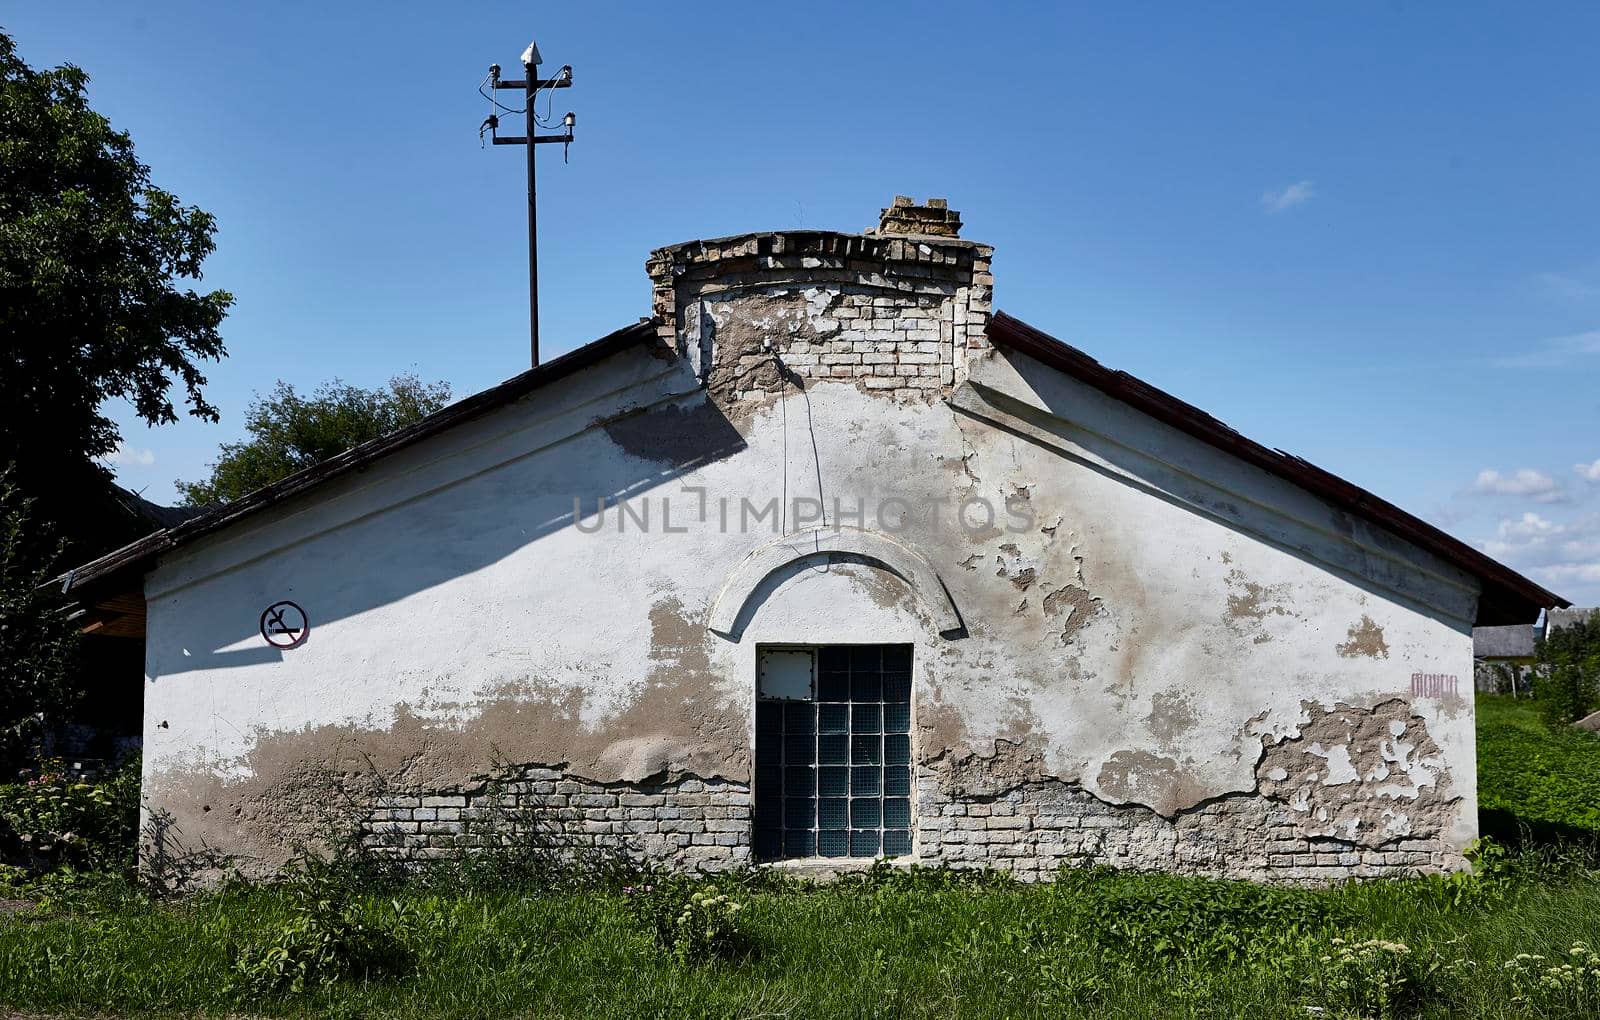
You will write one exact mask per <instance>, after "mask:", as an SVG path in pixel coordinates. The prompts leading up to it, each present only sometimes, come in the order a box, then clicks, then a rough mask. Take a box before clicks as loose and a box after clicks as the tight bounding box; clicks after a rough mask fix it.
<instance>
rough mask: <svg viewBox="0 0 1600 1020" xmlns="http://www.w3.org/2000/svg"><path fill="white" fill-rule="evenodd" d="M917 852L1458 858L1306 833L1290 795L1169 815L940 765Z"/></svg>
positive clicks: (1372, 863)
mask: <svg viewBox="0 0 1600 1020" xmlns="http://www.w3.org/2000/svg"><path fill="white" fill-rule="evenodd" d="M917 822H918V828H917V855H918V860H919V862H920V863H922V864H926V865H940V864H947V865H950V866H952V867H989V868H998V869H1001V870H1003V871H1008V872H1010V873H1011V874H1013V875H1015V876H1016V877H1018V878H1020V879H1023V880H1024V881H1039V880H1048V879H1049V878H1050V877H1051V876H1052V875H1053V874H1054V872H1055V871H1056V869H1057V868H1059V867H1061V866H1062V865H1089V864H1104V865H1109V866H1111V867H1115V868H1128V869H1135V870H1161V871H1169V872H1175V873H1178V874H1187V875H1205V876H1209V877H1214V878H1245V879H1252V880H1255V881H1264V882H1276V883H1288V884H1322V883H1328V882H1335V881H1339V880H1342V879H1347V878H1377V877H1380V876H1383V875H1390V874H1395V873H1399V872H1410V871H1440V870H1448V869H1452V868H1454V867H1457V866H1458V865H1459V862H1460V853H1459V852H1457V851H1456V850H1454V849H1452V848H1451V847H1450V846H1448V845H1447V844H1446V843H1444V842H1443V841H1441V840H1439V839H1437V838H1422V837H1417V838H1406V839H1399V840H1395V841H1392V842H1390V843H1387V844H1385V845H1384V846H1381V847H1362V846H1355V845H1353V844H1351V843H1349V842H1346V841H1344V840H1340V839H1334V838H1328V837H1315V836H1307V835H1305V834H1304V833H1302V832H1301V830H1300V826H1299V820H1298V818H1297V817H1296V815H1295V813H1294V812H1293V811H1292V810H1291V809H1290V807H1289V806H1288V805H1287V804H1284V803H1282V802H1281V801H1276V800H1272V799H1269V798H1266V797H1262V796H1258V795H1256V794H1230V795H1227V796H1223V797H1218V798H1214V799H1212V800H1208V801H1206V802H1205V803H1203V804H1201V805H1199V806H1198V807H1196V808H1194V809H1192V810H1189V811H1184V812H1182V813H1180V814H1178V815H1177V816H1175V817H1173V818H1170V819H1169V818H1164V817H1162V816H1161V815H1159V814H1157V813H1156V812H1154V811H1152V810H1150V809H1149V808H1146V807H1140V806H1137V805H1128V806H1115V805H1111V804H1107V803H1106V802H1105V801H1103V800H1101V799H1099V798H1098V797H1096V796H1094V795H1093V794H1091V793H1089V792H1088V791H1087V790H1085V789H1084V788H1083V787H1081V786H1079V785H1077V784H1076V783H1068V782H1063V781H1061V780H1054V779H1046V780H1038V781H1034V782H1028V783H1024V784H1022V785H1020V786H1016V787H1013V788H1011V789H1009V790H1006V791H1005V792H1003V793H999V794H995V795H989V796H978V795H974V796H969V797H963V798H955V799H952V798H950V797H949V796H947V795H946V794H945V792H944V790H943V789H942V787H941V785H940V782H939V777H938V776H937V774H935V773H932V772H928V773H925V774H924V775H923V776H922V777H921V778H919V781H918V784H917Z"/></svg>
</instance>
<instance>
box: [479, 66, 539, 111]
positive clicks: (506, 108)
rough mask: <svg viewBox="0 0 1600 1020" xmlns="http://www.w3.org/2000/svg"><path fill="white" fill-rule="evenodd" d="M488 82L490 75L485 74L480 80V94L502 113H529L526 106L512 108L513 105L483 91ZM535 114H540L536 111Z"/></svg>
mask: <svg viewBox="0 0 1600 1020" xmlns="http://www.w3.org/2000/svg"><path fill="white" fill-rule="evenodd" d="M488 83H489V75H487V74H486V75H484V76H483V81H480V82H479V83H478V95H480V96H482V97H483V98H485V99H487V100H488V101H489V102H490V103H492V104H494V106H495V107H497V108H498V109H499V110H500V111H501V112H502V113H527V112H528V108H527V107H526V106H524V107H523V108H522V109H520V110H516V109H512V108H511V107H509V106H507V105H506V104H504V103H502V102H501V101H500V100H498V99H496V98H495V97H494V96H491V95H490V94H489V93H487V92H485V91H483V87H484V86H485V85H487V84H488ZM535 116H538V114H537V113H535Z"/></svg>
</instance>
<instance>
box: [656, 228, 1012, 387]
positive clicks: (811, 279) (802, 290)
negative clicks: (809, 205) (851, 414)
mask: <svg viewBox="0 0 1600 1020" xmlns="http://www.w3.org/2000/svg"><path fill="white" fill-rule="evenodd" d="M960 224H961V221H960V216H959V215H958V214H957V213H955V212H954V211H953V210H950V209H948V207H947V206H946V204H945V203H944V202H943V201H942V200H939V199H934V200H931V201H930V202H929V203H928V204H927V205H926V206H917V205H914V204H912V203H910V200H909V199H902V198H897V199H896V201H895V204H894V205H893V206H891V207H890V208H889V209H885V210H884V218H883V222H882V223H881V225H880V228H879V230H878V231H877V232H876V233H869V234H839V233H832V232H823V231H786V232H783V233H771V234H751V235H745V236H741V237H732V238H721V239H717V240H710V241H690V242H686V243H683V244H677V245H672V246H671V247H667V248H660V249H657V250H656V251H654V252H652V253H651V255H650V259H649V260H648V262H647V263H646V270H647V271H648V272H649V274H650V279H651V282H652V285H653V288H654V298H653V306H654V312H655V316H656V321H657V322H658V323H659V325H658V331H659V333H660V334H661V337H662V340H663V341H664V342H665V343H667V344H668V345H670V346H671V348H672V349H673V350H676V351H678V352H679V353H680V354H682V355H683V356H685V357H687V358H688V359H689V360H690V361H691V363H693V364H694V365H695V366H696V368H697V371H698V373H699V374H700V376H701V378H702V379H703V380H704V381H705V383H706V386H707V388H708V389H709V391H710V392H711V395H712V397H713V399H714V400H716V402H717V403H718V405H719V406H721V407H723V408H724V409H726V410H728V412H729V413H730V416H733V417H736V418H737V417H742V416H743V413H744V412H742V409H741V408H740V405H741V404H748V403H751V402H754V403H753V406H760V404H761V402H764V401H765V400H767V399H770V398H771V397H772V396H774V395H776V394H777V393H779V392H781V391H782V390H783V389H785V388H786V387H795V388H804V387H805V386H806V385H807V384H808V383H809V382H811V381H814V380H819V379H830V380H844V381H849V382H853V383H854V384H856V385H857V386H860V387H861V388H863V389H866V390H869V391H871V392H876V393H883V394H885V395H888V396H892V397H894V398H897V399H901V400H909V399H919V400H922V399H928V398H931V397H936V396H939V395H943V394H948V393H949V392H950V389H951V387H952V386H954V385H955V384H956V383H959V382H960V381H961V379H962V378H964V376H965V367H966V363H967V357H968V352H969V351H971V350H978V349H982V348H986V347H987V345H988V341H987V339H986V338H985V336H984V330H985V328H986V327H987V325H988V322H989V316H990V310H991V303H992V301H993V292H994V277H993V275H992V274H991V272H990V259H991V257H992V255H993V249H992V248H990V247H988V246H987V245H982V244H975V243H973V242H971V241H964V240H961V239H960V238H958V237H956V236H955V234H956V232H957V231H958V230H959V228H960ZM918 229H925V230H927V231H928V232H927V233H917V232H915V231H916V230H918Z"/></svg>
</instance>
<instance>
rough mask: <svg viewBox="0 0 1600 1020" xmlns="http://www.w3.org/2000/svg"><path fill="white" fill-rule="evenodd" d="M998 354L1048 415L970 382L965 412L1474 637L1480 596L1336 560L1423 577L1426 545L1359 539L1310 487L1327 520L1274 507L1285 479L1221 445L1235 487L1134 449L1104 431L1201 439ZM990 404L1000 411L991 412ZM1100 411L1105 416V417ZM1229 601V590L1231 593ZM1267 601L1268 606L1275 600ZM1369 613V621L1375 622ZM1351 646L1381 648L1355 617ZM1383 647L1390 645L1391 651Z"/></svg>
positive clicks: (1175, 441) (1377, 534) (1373, 532)
mask: <svg viewBox="0 0 1600 1020" xmlns="http://www.w3.org/2000/svg"><path fill="white" fill-rule="evenodd" d="M996 354H997V356H999V357H1003V358H1005V360H1006V361H1007V362H1008V363H1009V364H1010V366H1011V367H1012V368H1013V369H1014V370H1015V371H1016V373H1017V374H1018V375H1019V376H1020V377H1021V378H1022V380H1023V381H1024V382H1025V383H1026V385H1027V386H1028V388H1029V389H1030V390H1032V392H1033V393H1034V394H1036V395H1037V396H1038V397H1039V399H1040V401H1041V402H1042V403H1043V405H1044V407H1045V409H1046V410H1047V411H1048V414H1045V413H1041V412H1040V411H1039V409H1038V408H1036V407H1033V406H1032V405H1030V404H1027V403H1024V402H1022V401H1019V400H1016V399H1014V398H1012V397H1009V396H1007V395H1005V394H1002V393H998V392H996V391H994V390H990V389H988V388H974V387H972V386H971V384H967V385H966V386H964V387H963V389H964V390H966V391H967V392H965V393H962V394H958V395H957V397H956V398H955V400H954V401H953V402H954V404H955V406H956V408H957V410H958V411H961V412H964V413H967V414H970V415H972V416H974V417H976V418H978V419H980V420H983V421H984V422H985V423H987V424H989V425H992V426H994V427H996V428H999V429H1002V430H1003V431H1005V432H1008V433H1010V434H1011V435H1014V436H1016V437H1017V438H1019V439H1023V440H1025V441H1027V442H1029V443H1032V444H1034V445H1036V446H1040V447H1043V448H1045V449H1048V450H1050V451H1052V452H1053V453H1056V454H1058V455H1060V456H1063V457H1066V458H1068V459H1070V460H1071V461H1073V462H1074V463H1076V464H1080V465H1082V466H1084V467H1087V468H1089V469H1090V470H1093V471H1094V472H1096V473H1097V474H1100V475H1102V476H1104V477H1106V478H1110V479H1112V480H1114V481H1117V482H1119V483H1121V484H1123V485H1128V486H1132V487H1134V488H1136V489H1138V490H1139V491H1140V492H1142V493H1144V494H1145V495H1148V496H1152V497H1155V498H1157V499H1160V500H1162V501H1163V502H1166V503H1168V504H1170V505H1172V506H1175V507H1179V508H1181V509H1183V510H1185V511H1187V512H1189V513H1192V514H1196V515H1199V516H1202V517H1204V518H1205V519H1207V520H1210V521H1214V522H1216V523H1217V524H1220V525H1222V526H1223V527H1225V528H1227V529H1229V530H1230V531H1233V532H1235V533H1237V534H1240V535H1244V536H1246V537H1248V538H1249V539H1250V540H1251V541H1254V542H1260V543H1262V544H1265V545H1268V546H1270V547H1272V548H1274V549H1277V550H1279V551H1281V552H1284V553H1287V554H1288V555H1290V556H1293V557H1294V558H1295V559H1298V560H1300V561H1301V562H1303V563H1306V564H1308V565H1310V566H1313V567H1315V568H1316V569H1318V570H1322V571H1326V572H1328V573H1331V574H1333V575H1335V576H1337V577H1339V578H1341V579H1342V580H1345V581H1347V582H1349V583H1350V584H1352V585H1355V586H1356V587H1358V588H1360V589H1362V590H1363V591H1365V592H1367V593H1368V594H1371V595H1373V596H1375V597H1377V598H1379V599H1381V600H1383V601H1385V602H1390V603H1394V604H1397V605H1401V606H1404V607H1406V608H1407V609H1410V610H1412V611H1413V612H1416V613H1418V614H1421V615H1423V616H1426V617H1428V618H1429V619H1431V620H1434V621H1435V622H1437V623H1441V624H1443V625H1445V626H1447V627H1449V628H1451V629H1452V630H1454V631H1456V632H1457V633H1460V634H1464V635H1467V636H1469V637H1470V636H1471V634H1472V614H1473V610H1472V602H1473V600H1475V595H1469V594H1466V593H1463V592H1461V591H1457V592H1455V593H1453V594H1452V595H1451V596H1450V597H1452V598H1455V599H1466V600H1467V601H1466V602H1464V603H1463V613H1464V615H1463V616H1453V615H1451V614H1449V613H1446V612H1444V611H1442V610H1440V609H1439V608H1437V606H1436V605H1433V604H1430V603H1427V602H1424V601H1421V600H1420V598H1418V597H1411V596H1408V595H1405V594H1402V593H1400V592H1398V591H1397V590H1396V589H1395V587H1393V586H1391V585H1389V584H1384V583H1383V582H1382V581H1380V580H1378V579H1376V578H1374V577H1373V576H1371V575H1370V574H1368V573H1361V572H1359V571H1358V570H1355V569H1351V568H1350V567H1348V566H1345V565H1341V564H1340V563H1338V562H1335V559H1336V558H1337V557H1338V556H1339V553H1340V551H1341V547H1343V551H1344V552H1345V554H1346V556H1347V557H1348V556H1351V555H1354V556H1355V557H1356V558H1357V559H1358V560H1359V561H1360V562H1361V563H1362V564H1363V565H1365V566H1369V567H1372V566H1377V565H1380V564H1382V563H1384V562H1385V561H1386V560H1385V557H1392V558H1393V559H1394V560H1397V561H1399V562H1401V563H1403V564H1406V566H1404V567H1400V568H1398V569H1399V570H1401V571H1402V572H1411V573H1413V574H1416V576H1421V575H1420V574H1417V573H1416V572H1417V571H1419V569H1420V568H1418V567H1416V566H1413V565H1412V564H1415V563H1416V561H1417V558H1418V557H1420V556H1424V555H1426V554H1424V553H1421V552H1420V551H1419V550H1415V549H1413V548H1412V547H1411V546H1410V545H1409V544H1408V543H1405V542H1404V541H1402V540H1401V539H1399V538H1396V537H1393V536H1391V535H1389V534H1388V533H1387V532H1383V531H1381V530H1380V529H1378V528H1376V527H1375V526H1374V527H1370V528H1366V532H1367V534H1366V535H1365V536H1364V537H1365V538H1366V539H1367V541H1366V542H1364V543H1363V544H1361V545H1357V544H1356V542H1355V535H1356V531H1357V528H1358V527H1361V526H1362V525H1361V523H1360V522H1357V521H1355V520H1353V519H1352V518H1351V517H1350V515H1348V514H1346V513H1344V512H1343V511H1340V510H1337V509H1335V508H1333V507H1331V506H1328V505H1326V504H1324V503H1322V502H1321V501H1320V500H1316V498H1315V497H1312V496H1310V495H1309V494H1307V495H1306V496H1305V498H1306V499H1307V500H1308V501H1315V502H1316V504H1317V506H1318V507H1319V508H1321V509H1322V510H1323V511H1325V512H1326V513H1327V515H1328V518H1327V520H1326V521H1325V522H1320V523H1313V522H1307V521H1305V520H1302V519H1300V518H1298V517H1296V516H1294V515H1291V514H1288V513H1279V512H1276V511H1274V510H1271V509H1269V507H1270V506H1272V505H1273V504H1274V503H1275V502H1277V501H1278V500H1279V499H1281V497H1280V496H1278V495H1277V494H1276V492H1275V490H1276V489H1277V488H1278V485H1277V484H1275V483H1279V480H1278V479H1276V478H1274V477H1272V476H1270V475H1269V474H1268V473H1267V472H1265V471H1262V470H1261V469H1259V468H1256V467H1254V466H1252V465H1249V464H1246V463H1244V462H1242V461H1232V458H1231V457H1230V456H1229V455H1228V454H1225V453H1223V452H1222V451H1214V453H1215V455H1216V456H1217V457H1218V458H1221V459H1226V460H1228V461H1229V462H1230V464H1231V467H1232V469H1233V470H1235V471H1236V472H1237V475H1236V476H1235V478H1233V479H1231V480H1230V481H1231V482H1232V486H1231V488H1232V490H1233V491H1229V490H1225V489H1222V488H1220V487H1218V486H1216V485H1213V484H1210V483H1208V482H1206V481H1202V480H1201V479H1202V478H1204V477H1206V474H1207V472H1208V471H1211V470H1212V469H1210V468H1207V467H1206V466H1204V465H1203V464H1197V465H1195V473H1194V474H1193V475H1191V474H1188V473H1186V472H1185V471H1184V470H1180V469H1179V468H1177V467H1174V466H1173V465H1172V464H1169V463H1164V462H1163V461H1161V460H1158V459H1156V458H1155V457H1152V456H1150V455H1148V454H1146V453H1143V452H1140V451H1139V450H1138V449H1135V448H1133V445H1123V444H1121V443H1119V442H1114V441H1112V440H1110V439H1107V438H1106V436H1107V435H1122V436H1129V437H1130V438H1131V439H1134V440H1135V441H1136V439H1137V437H1138V436H1139V434H1140V433H1141V432H1143V433H1144V434H1145V435H1147V436H1149V437H1150V438H1151V440H1152V441H1153V442H1155V443H1158V444H1162V445H1164V446H1165V448H1166V449H1167V450H1168V451H1169V455H1174V456H1176V457H1178V458H1181V457H1182V456H1183V455H1184V454H1186V453H1188V452H1189V451H1190V449H1191V444H1193V447H1196V448H1197V447H1199V446H1200V441H1199V440H1197V439H1193V438H1191V437H1189V436H1186V435H1173V434H1166V435H1163V433H1166V432H1167V429H1168V427H1167V426H1165V425H1162V424H1161V423H1159V422H1157V421H1155V420H1154V419H1149V418H1147V417H1146V416H1145V415H1143V414H1142V413H1141V412H1139V411H1136V410H1134V409H1133V408H1130V407H1125V406H1123V405H1121V404H1120V403H1113V402H1112V400H1111V398H1109V397H1108V398H1105V403H1104V405H1100V402H1099V401H1096V400H1093V399H1090V400H1085V399H1084V397H1083V393H1082V391H1079V390H1075V389H1071V388H1068V387H1069V385H1070V384H1068V383H1067V381H1066V380H1065V379H1064V377H1063V376H1062V375H1061V374H1060V373H1059V372H1057V371H1056V370H1055V369H1053V368H1050V367H1048V366H1045V365H1042V364H1040V363H1039V362H1036V361H1034V360H1033V359H1032V358H1029V357H1027V356H1025V355H1019V354H1015V353H1013V352H1008V351H1005V350H1003V349H997V350H996ZM991 411H993V412H998V413H996V414H994V415H993V416H991ZM1102 417H1103V418H1104V419H1105V420H1103V421H1102V420H1098V419H1099V418H1102ZM1074 447H1079V448H1082V449H1084V450H1087V451H1088V452H1089V453H1090V454H1091V456H1090V457H1085V456H1081V455H1079V454H1078V453H1076V452H1074V449H1073V448H1074ZM1157 448H1160V446H1158V447H1157ZM1206 452H1208V453H1209V452H1213V451H1209V450H1207V451H1206ZM1093 458H1099V459H1100V461H1103V462H1104V463H1098V462H1096V460H1095V459H1093ZM1108 465H1109V467H1108ZM1281 485H1283V486H1290V487H1292V484H1291V483H1289V482H1286V481H1285V482H1281ZM1240 493H1247V494H1250V495H1249V497H1248V498H1241V496H1240ZM1296 543H1303V544H1296ZM1371 544H1375V545H1378V546H1380V547H1382V554H1381V555H1375V554H1374V553H1373V552H1372V551H1371V549H1370V545H1371ZM1317 545H1321V546H1323V547H1324V548H1325V549H1326V550H1327V552H1328V555H1327V556H1322V555H1317V554H1316V553H1315V552H1314V549H1315V547H1316V546H1317ZM1426 583H1429V584H1436V585H1440V586H1441V587H1443V586H1444V582H1441V581H1438V580H1437V579H1436V578H1435V579H1430V580H1428V581H1427V582H1426ZM1246 587H1247V589H1249V590H1248V591H1247V593H1246V595H1245V596H1244V600H1245V601H1250V600H1259V599H1260V598H1261V597H1262V595H1263V594H1264V593H1263V592H1262V591H1260V590H1259V587H1258V586H1255V585H1247V586H1246ZM1232 601H1233V600H1232V599H1230V602H1232ZM1244 608H1245V609H1246V611H1249V610H1250V608H1251V607H1250V606H1248V605H1247V606H1245V607H1244ZM1268 608H1269V610H1270V607H1268ZM1364 622H1365V623H1369V624H1370V622H1371V621H1364ZM1378 641H1379V643H1380V644H1381V631H1379V632H1378ZM1346 647H1347V646H1341V648H1340V654H1351V655H1353V654H1372V653H1374V652H1375V651H1376V649H1375V648H1368V647H1366V644H1365V642H1364V641H1363V633H1362V632H1360V630H1359V628H1358V627H1357V626H1354V625H1353V626H1352V629H1351V635H1350V643H1349V645H1348V647H1349V649H1350V651H1348V652H1347V651H1346V650H1345V648H1346ZM1384 654H1385V655H1386V654H1387V651H1386V650H1385V651H1384Z"/></svg>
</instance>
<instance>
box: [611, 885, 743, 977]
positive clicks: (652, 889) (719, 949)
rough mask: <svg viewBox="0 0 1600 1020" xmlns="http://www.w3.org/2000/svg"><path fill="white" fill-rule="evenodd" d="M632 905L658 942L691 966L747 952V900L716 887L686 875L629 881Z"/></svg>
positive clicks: (627, 892) (626, 892)
mask: <svg viewBox="0 0 1600 1020" xmlns="http://www.w3.org/2000/svg"><path fill="white" fill-rule="evenodd" d="M623 895H624V897H626V900H627V904H628V910H629V912H630V913H631V914H632V915H633V917H634V918H635V919H636V920H637V921H639V922H641V923H642V924H643V925H644V926H645V927H647V928H648V929H649V930H650V934H651V937H652V938H653V939H654V941H655V944H656V947H657V948H659V949H661V950H663V951H664V952H666V953H669V954H671V956H672V957H673V958H674V959H676V960H677V961H678V962H679V963H682V964H686V965H698V964H703V963H710V962H712V961H714V960H725V959H729V958H731V957H734V956H737V955H740V954H742V953H744V952H746V951H748V949H749V947H750V939H749V936H748V933H747V932H746V931H745V929H744V926H743V925H742V924H741V923H740V918H739V912H740V911H741V910H743V909H744V907H743V905H742V904H740V903H738V902H736V901H734V900H732V899H730V898H729V897H728V896H727V894H726V893H719V892H717V891H716V889H715V888H711V887H704V886H696V885H695V884H693V883H690V882H686V881H684V880H681V879H668V880H665V881H662V882H657V883H652V884H647V885H641V886H628V887H625V888H624V889H623Z"/></svg>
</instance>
